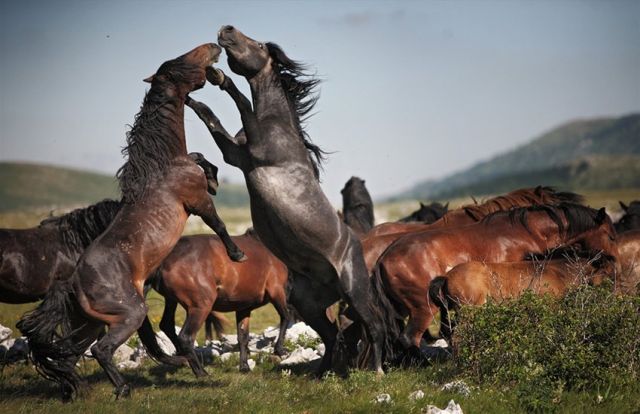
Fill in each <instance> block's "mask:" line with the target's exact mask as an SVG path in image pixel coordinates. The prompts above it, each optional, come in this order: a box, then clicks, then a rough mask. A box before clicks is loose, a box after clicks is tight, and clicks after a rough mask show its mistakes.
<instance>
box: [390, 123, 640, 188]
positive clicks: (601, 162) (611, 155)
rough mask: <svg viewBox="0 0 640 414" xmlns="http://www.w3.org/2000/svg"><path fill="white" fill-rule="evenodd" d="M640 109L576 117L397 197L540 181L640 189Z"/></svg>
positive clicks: (420, 184) (567, 186) (568, 184)
mask: <svg viewBox="0 0 640 414" xmlns="http://www.w3.org/2000/svg"><path fill="white" fill-rule="evenodd" d="M639 172H640V114H632V115H627V116H623V117H619V118H599V119H590V120H581V121H574V122H570V123H567V124H565V125H562V126H560V127H558V128H555V129H553V130H551V131H549V132H547V133H546V134H544V135H542V136H540V137H538V138H536V139H534V140H532V141H531V142H530V143H528V144H525V145H523V146H520V147H518V148H516V149H514V150H512V151H509V152H506V153H504V154H501V155H498V156H496V157H493V158H491V159H490V160H488V161H484V162H481V163H478V164H476V165H475V166H473V167H471V168H469V169H466V170H464V171H460V172H458V173H455V174H452V175H450V176H448V177H445V178H443V179H441V180H427V181H423V182H421V183H418V184H417V185H415V186H414V187H413V188H412V189H411V190H409V191H406V192H403V193H401V194H398V195H397V196H394V197H393V198H394V199H401V198H419V199H428V198H432V199H435V198H447V197H452V196H460V195H472V194H491V193H499V192H503V191H509V190H512V189H514V188H518V187H524V186H531V185H537V184H545V185H556V186H559V187H562V188H566V189H573V190H601V189H615V188H639V187H640V184H639V181H640V178H639V177H640V174H639Z"/></svg>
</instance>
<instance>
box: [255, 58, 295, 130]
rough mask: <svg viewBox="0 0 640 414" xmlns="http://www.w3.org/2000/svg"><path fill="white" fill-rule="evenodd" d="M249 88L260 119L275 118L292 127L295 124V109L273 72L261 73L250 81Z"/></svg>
mask: <svg viewBox="0 0 640 414" xmlns="http://www.w3.org/2000/svg"><path fill="white" fill-rule="evenodd" d="M249 86H250V88H251V98H252V100H253V110H254V112H255V113H256V116H257V117H258V119H260V118H264V117H265V116H274V117H277V118H279V119H284V120H286V121H287V123H290V124H292V125H293V124H295V122H296V120H295V116H294V111H295V109H294V108H293V107H292V105H290V104H289V98H288V97H287V94H286V93H285V91H284V89H283V88H282V85H281V84H280V80H279V79H278V77H277V76H276V74H275V73H274V72H273V70H271V69H269V70H266V71H263V72H260V73H259V74H257V75H256V76H254V77H253V78H251V79H249Z"/></svg>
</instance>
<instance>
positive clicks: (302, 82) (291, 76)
mask: <svg viewBox="0 0 640 414" xmlns="http://www.w3.org/2000/svg"><path fill="white" fill-rule="evenodd" d="M266 46H267V50H268V51H269V55H270V56H271V59H272V60H273V71H274V73H275V74H276V76H277V78H278V80H279V81H280V86H281V87H282V89H283V90H284V92H285V95H286V97H287V101H288V103H289V105H290V106H291V109H292V111H291V112H292V113H293V114H294V117H295V121H296V128H297V129H298V134H299V135H300V139H301V140H302V142H303V143H304V146H305V147H306V148H307V151H308V152H309V159H310V160H311V164H312V165H313V172H314V174H315V176H316V178H318V179H319V178H320V168H321V167H322V162H323V161H324V160H325V159H326V157H325V155H326V154H327V153H326V152H325V151H323V150H322V149H320V147H318V146H317V145H316V144H314V143H313V142H312V141H311V138H310V137H309V134H308V133H307V131H306V130H305V123H306V121H307V120H308V119H309V118H310V117H311V115H310V112H311V110H312V109H313V108H314V106H315V105H316V103H317V102H318V98H319V95H317V94H315V90H316V87H317V86H318V85H319V84H320V79H318V78H316V77H314V76H312V75H310V74H309V73H307V67H306V66H305V65H303V64H302V63H300V62H297V61H294V60H292V59H290V58H289V57H288V56H287V55H286V54H285V53H284V51H283V50H282V48H281V47H280V46H278V45H277V44H275V43H271V42H269V43H267V44H266Z"/></svg>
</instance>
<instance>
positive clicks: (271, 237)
mask: <svg viewBox="0 0 640 414" xmlns="http://www.w3.org/2000/svg"><path fill="white" fill-rule="evenodd" d="M218 42H219V44H220V46H222V47H223V48H224V49H225V50H226V52H227V57H228V63H229V67H230V68H231V70H232V71H233V72H235V73H236V74H239V75H242V76H244V77H245V78H246V79H247V81H248V82H249V86H250V88H251V94H252V98H253V104H252V102H251V101H250V100H249V99H247V98H246V97H245V96H244V95H242V93H240V91H239V90H238V89H237V87H236V86H235V85H234V83H233V82H232V81H231V79H230V78H228V77H226V76H225V75H224V74H223V73H222V71H217V70H210V71H209V72H208V77H207V78H208V79H209V81H210V82H211V83H213V84H214V85H219V86H220V88H221V89H222V90H224V91H226V92H227V93H228V94H229V95H230V96H231V98H232V99H233V100H234V102H235V104H236V106H237V107H238V110H239V112H240V116H241V119H242V125H243V127H244V129H243V130H242V131H241V132H239V133H238V134H237V135H236V136H235V137H232V136H230V135H229V134H228V133H227V132H226V130H225V129H224V128H223V127H222V126H221V125H220V121H219V120H218V118H217V117H216V116H215V115H214V114H213V112H212V111H211V110H210V109H209V108H208V107H207V106H206V105H203V104H201V103H199V102H196V101H188V102H187V104H188V105H189V106H190V107H191V108H192V109H194V111H195V112H196V113H197V114H198V116H199V117H200V118H201V119H202V120H203V121H204V123H205V124H206V125H207V127H208V128H209V131H210V132H211V134H212V135H213V138H214V140H215V141H216V143H217V145H218V146H219V147H220V149H221V151H222V153H223V156H224V159H225V161H226V162H228V163H230V164H232V165H234V166H236V167H238V168H240V169H241V170H242V171H243V173H244V176H245V179H246V182H247V187H248V189H249V195H250V199H251V216H252V219H253V225H254V227H255V230H256V231H257V233H258V235H259V236H260V239H261V240H262V241H263V243H264V244H265V245H266V246H267V247H268V248H269V249H270V250H271V251H272V252H273V253H274V254H275V255H276V256H277V257H278V258H280V259H281V260H282V261H283V262H284V263H285V264H286V265H287V267H288V268H289V270H290V271H291V273H292V278H291V280H292V291H291V296H290V303H291V304H292V305H293V306H294V307H295V308H296V309H297V311H298V312H299V313H300V315H301V316H302V318H303V319H304V320H305V321H306V322H307V323H308V324H309V325H311V326H312V327H313V329H315V330H316V331H317V332H318V334H319V335H320V337H321V338H322V341H323V342H324V344H325V347H326V352H325V355H324V357H323V359H322V362H321V365H320V368H319V373H321V372H324V371H326V370H328V369H330V368H331V367H332V366H333V367H334V368H339V366H338V365H339V364H338V363H336V364H332V359H333V358H334V356H335V357H336V358H335V360H336V361H337V360H340V358H337V357H338V355H334V345H335V343H336V338H337V328H336V326H335V325H334V324H333V323H331V322H330V321H329V320H328V319H327V317H326V313H325V310H326V308H327V307H328V306H329V305H331V304H333V303H335V302H336V301H337V300H338V299H339V298H341V297H342V298H343V299H345V300H346V301H347V302H348V303H349V305H350V306H352V307H353V308H354V309H355V310H356V312H357V314H358V316H359V317H360V318H362V320H363V324H364V326H365V329H366V331H367V333H368V339H369V340H370V341H371V342H372V344H373V350H374V358H373V361H374V365H375V366H374V367H373V368H374V369H377V370H378V371H379V372H382V359H383V349H384V350H385V351H387V352H388V353H389V354H388V355H387V356H390V353H391V349H392V346H391V345H392V343H393V341H394V340H395V335H394V332H392V331H391V330H390V329H391V328H390V327H393V326H395V325H396V324H395V318H396V316H397V315H396V314H395V311H394V310H393V307H392V306H391V304H390V303H389V301H388V300H387V298H386V296H385V295H384V293H383V291H382V285H381V282H380V280H379V279H375V278H374V279H373V283H372V282H370V280H369V276H368V274H367V270H366V267H365V263H364V259H363V256H362V246H361V244H360V242H359V240H358V238H357V237H356V235H355V234H354V233H353V232H352V231H351V230H349V228H348V227H347V226H346V225H345V224H344V223H343V222H342V221H341V220H340V218H339V217H338V215H337V213H336V211H335V210H334V209H333V207H332V206H331V204H330V203H329V200H328V199H327V197H326V196H325V194H324V193H323V192H322V189H321V188H320V184H319V181H318V176H319V164H320V162H321V161H322V158H323V152H322V151H321V150H320V148H318V147H317V146H316V145H314V144H313V143H312V142H311V141H310V140H309V138H308V136H307V134H306V132H305V131H304V129H303V124H302V121H303V120H304V119H305V116H307V115H308V114H309V111H310V110H311V109H312V108H313V105H314V104H315V102H316V98H315V97H314V96H313V95H312V94H313V91H314V88H315V87H316V86H317V84H318V80H317V79H314V78H310V77H308V76H306V73H305V71H304V67H303V66H301V65H300V64H298V63H297V62H294V61H292V60H291V59H289V58H288V57H287V56H286V55H285V53H284V52H283V51H282V49H281V48H280V47H278V46H277V45H275V44H273V43H262V42H258V41H256V40H253V39H250V38H248V37H246V36H245V35H243V34H242V33H241V32H240V31H238V30H236V29H235V28H234V27H232V26H223V27H222V28H221V29H220V32H219V33H218ZM395 334H397V332H395ZM339 348H341V347H339Z"/></svg>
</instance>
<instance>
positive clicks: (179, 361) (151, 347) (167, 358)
mask: <svg viewBox="0 0 640 414" xmlns="http://www.w3.org/2000/svg"><path fill="white" fill-rule="evenodd" d="M138 337H139V338H140V342H142V345H143V346H144V348H145V349H146V350H147V354H148V355H149V356H150V357H151V359H153V360H154V361H157V362H160V363H162V364H167V365H173V366H176V367H179V366H182V365H184V363H185V361H186V360H185V358H183V357H179V356H173V355H168V354H166V353H165V352H164V351H163V350H162V348H160V345H159V344H158V338H157V337H156V333H155V332H154V331H153V327H152V326H151V321H150V320H149V316H145V317H144V321H142V325H141V326H140V328H138Z"/></svg>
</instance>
